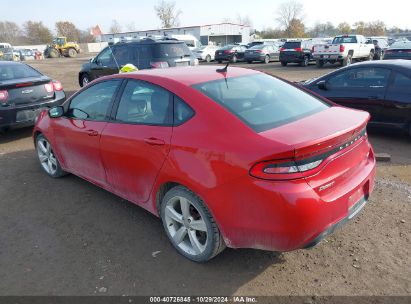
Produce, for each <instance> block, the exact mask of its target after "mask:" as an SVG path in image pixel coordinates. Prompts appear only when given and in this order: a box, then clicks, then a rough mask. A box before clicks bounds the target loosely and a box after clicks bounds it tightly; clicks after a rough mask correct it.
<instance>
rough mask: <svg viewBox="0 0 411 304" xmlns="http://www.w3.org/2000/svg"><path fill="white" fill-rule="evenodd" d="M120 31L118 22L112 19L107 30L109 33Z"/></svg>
mask: <svg viewBox="0 0 411 304" xmlns="http://www.w3.org/2000/svg"><path fill="white" fill-rule="evenodd" d="M121 31H122V27H121V25H120V23H119V22H118V21H117V20H116V19H114V20H113V21H112V22H111V26H110V29H109V32H110V33H111V34H117V33H121Z"/></svg>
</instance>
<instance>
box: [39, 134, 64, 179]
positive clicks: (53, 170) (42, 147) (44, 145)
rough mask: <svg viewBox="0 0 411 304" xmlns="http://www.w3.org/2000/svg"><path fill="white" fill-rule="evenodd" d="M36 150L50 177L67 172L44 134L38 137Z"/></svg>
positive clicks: (42, 165) (59, 175)
mask: <svg viewBox="0 0 411 304" xmlns="http://www.w3.org/2000/svg"><path fill="white" fill-rule="evenodd" d="M36 150H37V156H38V158H39V161H40V165H41V167H42V168H43V170H44V171H45V172H46V173H47V174H48V175H49V176H50V177H54V178H57V177H61V176H64V175H66V174H67V173H66V172H65V171H64V170H63V169H62V168H61V166H60V163H59V161H58V159H57V157H56V156H55V154H54V152H53V149H52V148H51V144H50V142H49V141H48V140H47V139H46V138H45V137H44V136H43V135H42V134H40V135H38V136H37V138H36Z"/></svg>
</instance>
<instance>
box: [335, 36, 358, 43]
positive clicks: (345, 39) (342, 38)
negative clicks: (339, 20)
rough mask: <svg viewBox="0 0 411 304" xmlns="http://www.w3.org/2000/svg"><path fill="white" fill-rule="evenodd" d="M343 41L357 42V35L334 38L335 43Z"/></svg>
mask: <svg viewBox="0 0 411 304" xmlns="http://www.w3.org/2000/svg"><path fill="white" fill-rule="evenodd" d="M341 43H357V38H356V37H355V36H342V37H335V38H334V40H333V44H341Z"/></svg>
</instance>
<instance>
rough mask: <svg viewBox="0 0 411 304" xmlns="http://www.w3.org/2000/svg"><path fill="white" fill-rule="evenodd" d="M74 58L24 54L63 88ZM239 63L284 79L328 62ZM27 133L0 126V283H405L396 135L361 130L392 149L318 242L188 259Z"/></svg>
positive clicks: (190, 291) (69, 289)
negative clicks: (368, 191)
mask: <svg viewBox="0 0 411 304" xmlns="http://www.w3.org/2000/svg"><path fill="white" fill-rule="evenodd" d="M85 61H86V58H84V57H83V58H77V59H66V58H64V59H56V60H47V61H41V62H35V63H33V66H35V67H36V68H38V69H39V70H41V71H42V72H44V73H45V74H47V75H50V76H52V77H54V78H55V79H59V80H61V81H62V83H63V86H64V88H65V89H66V90H67V91H68V92H69V94H70V92H73V91H75V90H77V89H78V88H79V87H78V84H77V73H78V71H79V69H80V65H81V63H83V62H85ZM245 66H247V67H252V68H256V69H261V70H264V71H267V72H269V73H273V74H276V75H279V76H281V77H284V78H286V79H289V80H302V79H307V78H310V77H314V76H318V75H321V74H322V73H326V72H327V71H330V70H331V68H329V69H321V70H318V69H317V68H316V67H315V66H314V65H311V66H309V67H308V68H302V67H298V66H289V67H281V65H280V64H279V63H271V64H269V65H263V64H253V65H251V66H250V65H245ZM30 135H31V134H30V129H22V130H17V131H12V132H10V133H8V134H7V135H5V136H2V137H0V181H1V182H0V295H95V294H104V295H154V294H156V295H157V294H162V295H234V294H235V295H307V296H311V295H411V241H410V239H411V217H410V215H411V141H409V140H408V138H407V137H406V136H403V135H397V134H393V133H387V132H385V133H381V132H380V131H373V132H371V135H370V137H371V142H372V143H373V145H374V147H375V149H376V151H377V152H387V153H390V154H391V155H392V161H391V162H390V163H379V164H378V178H377V185H376V190H375V192H374V193H373V195H372V196H371V199H370V202H369V204H368V205H367V206H366V207H365V209H364V210H363V212H362V213H361V215H360V216H359V217H357V218H356V219H355V220H354V221H353V222H351V223H349V224H348V225H347V226H345V227H344V228H343V229H342V230H340V231H337V232H336V233H335V234H334V235H332V236H330V237H328V238H327V239H326V240H325V241H323V242H321V243H320V244H319V245H318V246H317V247H315V248H313V249H311V250H299V251H295V252H288V253H274V252H264V251H259V250H248V249H241V250H232V249H227V250H226V251H225V252H223V253H222V254H221V255H220V256H218V257H217V258H215V259H214V260H212V261H210V262H209V263H207V264H195V263H192V262H190V261H188V260H186V259H184V258H183V257H181V256H180V255H178V254H177V252H176V251H175V250H174V249H173V248H172V246H171V245H170V244H169V242H168V240H167V238H166V236H165V234H164V233H163V231H162V226H161V223H160V221H159V220H158V219H157V218H155V217H154V216H152V215H150V214H148V213H147V212H146V211H144V210H143V209H140V208H139V207H137V206H135V205H132V204H130V203H127V202H125V201H123V200H122V199H120V198H118V197H116V196H114V195H112V194H110V193H108V192H106V191H104V190H102V189H100V188H97V187H95V186H93V185H92V184H90V183H88V182H85V181H83V180H81V179H79V178H77V177H75V176H67V177H65V178H62V179H57V180H54V179H51V178H49V177H47V176H46V174H44V173H43V172H42V170H41V169H40V166H39V164H38V162H37V159H36V156H35V153H34V150H33V143H32V139H31V138H30ZM156 251H160V252H159V253H158V254H157V255H155V257H154V256H153V252H156ZM103 287H104V288H103Z"/></svg>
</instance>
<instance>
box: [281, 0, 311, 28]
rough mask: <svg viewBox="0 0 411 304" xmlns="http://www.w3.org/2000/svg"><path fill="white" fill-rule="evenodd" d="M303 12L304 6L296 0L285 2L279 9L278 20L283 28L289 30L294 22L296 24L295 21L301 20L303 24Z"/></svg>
mask: <svg viewBox="0 0 411 304" xmlns="http://www.w3.org/2000/svg"><path fill="white" fill-rule="evenodd" d="M303 11H304V7H303V5H302V4H301V3H299V2H297V1H296V0H290V1H288V2H283V3H282V4H281V5H280V7H279V8H278V12H277V19H276V20H277V22H278V24H279V25H280V27H281V28H283V29H287V28H289V27H290V25H291V23H292V22H295V20H300V21H301V22H302V20H303V18H304V16H303Z"/></svg>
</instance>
